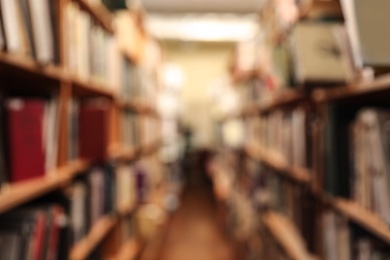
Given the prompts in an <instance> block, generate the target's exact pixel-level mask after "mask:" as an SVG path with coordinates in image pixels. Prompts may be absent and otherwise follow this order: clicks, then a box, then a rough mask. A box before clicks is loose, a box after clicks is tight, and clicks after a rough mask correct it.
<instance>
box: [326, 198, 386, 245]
mask: <svg viewBox="0 0 390 260" xmlns="http://www.w3.org/2000/svg"><path fill="white" fill-rule="evenodd" d="M330 206H331V207H333V208H334V209H335V210H336V211H338V212H339V213H341V214H342V215H344V216H345V217H347V218H349V219H350V220H351V221H352V222H354V223H356V224H357V225H359V226H361V227H362V228H364V229H365V230H366V231H368V232H370V233H371V234H374V235H375V236H377V237H378V238H380V239H382V240H383V241H384V242H386V243H387V244H389V245H390V227H389V225H388V224H386V223H385V222H384V221H383V220H382V219H381V218H380V217H379V216H378V215H376V214H375V213H373V212H370V211H369V210H367V209H364V208H363V207H361V206H360V205H359V204H357V203H356V202H353V201H348V200H345V199H334V200H331V202H330Z"/></svg>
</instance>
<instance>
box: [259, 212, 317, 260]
mask: <svg viewBox="0 0 390 260" xmlns="http://www.w3.org/2000/svg"><path fill="white" fill-rule="evenodd" d="M263 223H264V225H265V226H266V227H267V228H268V230H269V231H270V232H271V234H272V236H273V237H274V238H275V240H276V241H277V242H278V243H279V244H280V246H281V247H282V248H283V249H284V251H285V253H286V254H287V255H288V256H289V257H290V258H291V259H297V260H298V259H299V260H309V259H310V260H313V259H315V257H313V256H311V255H310V253H308V252H307V250H306V248H305V243H304V241H303V239H302V238H301V236H300V235H299V233H298V231H297V229H296V228H295V226H294V225H293V223H291V221H290V220H289V219H288V218H286V217H284V216H281V215H279V214H278V213H275V212H267V213H265V214H264V216H263Z"/></svg>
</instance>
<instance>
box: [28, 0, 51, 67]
mask: <svg viewBox="0 0 390 260" xmlns="http://www.w3.org/2000/svg"><path fill="white" fill-rule="evenodd" d="M54 1H57V0H54ZM54 1H52V0H28V4H29V7H30V14H31V24H32V32H33V36H34V37H33V39H34V47H35V58H36V60H37V61H38V62H39V63H41V64H48V63H53V62H54V59H55V53H54V52H55V51H54V37H55V36H54V35H53V31H54V29H53V24H52V20H51V16H50V15H51V14H50V2H54Z"/></svg>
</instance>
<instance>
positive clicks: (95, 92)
mask: <svg viewBox="0 0 390 260" xmlns="http://www.w3.org/2000/svg"><path fill="white" fill-rule="evenodd" d="M71 83H72V86H73V93H74V95H76V96H78V97H107V98H110V99H114V98H115V95H114V92H113V91H112V89H113V88H112V87H109V86H104V85H101V84H97V83H94V82H92V81H83V80H79V79H72V82H71Z"/></svg>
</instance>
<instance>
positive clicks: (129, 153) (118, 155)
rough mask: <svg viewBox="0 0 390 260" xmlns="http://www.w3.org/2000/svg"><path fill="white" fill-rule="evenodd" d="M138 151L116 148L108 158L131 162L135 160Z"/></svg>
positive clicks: (132, 148)
mask: <svg viewBox="0 0 390 260" xmlns="http://www.w3.org/2000/svg"><path fill="white" fill-rule="evenodd" d="M138 154H139V151H137V149H135V148H134V147H131V148H123V147H117V148H115V149H112V150H111V152H110V158H111V159H112V160H118V161H133V160H135V159H136V158H137V156H138Z"/></svg>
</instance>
